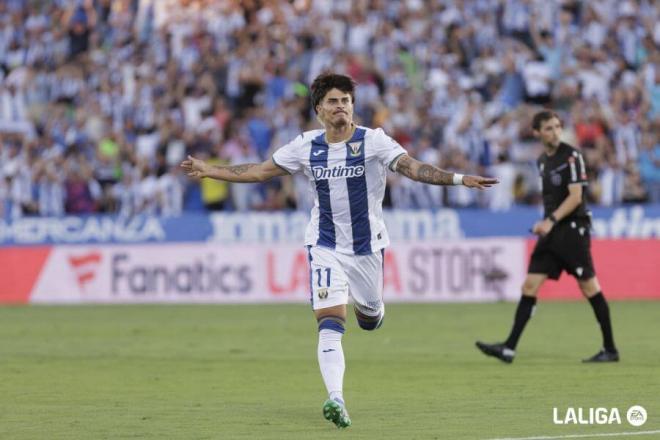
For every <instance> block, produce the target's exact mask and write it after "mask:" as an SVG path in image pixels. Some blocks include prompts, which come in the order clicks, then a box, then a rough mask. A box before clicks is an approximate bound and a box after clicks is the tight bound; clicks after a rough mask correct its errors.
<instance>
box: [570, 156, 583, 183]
mask: <svg viewBox="0 0 660 440" xmlns="http://www.w3.org/2000/svg"><path fill="white" fill-rule="evenodd" d="M568 167H569V169H570V172H571V176H570V181H569V184H571V183H587V169H586V167H585V165H584V158H583V157H582V153H580V152H579V151H573V152H572V153H571V155H570V156H569V157H568Z"/></svg>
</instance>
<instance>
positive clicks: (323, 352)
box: [318, 328, 345, 402]
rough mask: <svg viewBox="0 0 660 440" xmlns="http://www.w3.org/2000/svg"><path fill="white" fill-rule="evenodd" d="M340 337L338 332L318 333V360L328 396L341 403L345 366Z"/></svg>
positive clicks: (322, 331) (342, 399)
mask: <svg viewBox="0 0 660 440" xmlns="http://www.w3.org/2000/svg"><path fill="white" fill-rule="evenodd" d="M342 336H343V335H342V333H340V332H338V331H335V330H330V329H326V328H324V329H321V330H320V331H319V347H318V358H319V367H320V368H321V376H323V382H325V387H326V389H327V390H328V396H330V398H331V399H335V398H339V399H341V401H342V402H343V401H344V398H343V396H342V392H343V384H344V368H345V364H344V350H343V349H342V348H341V337H342Z"/></svg>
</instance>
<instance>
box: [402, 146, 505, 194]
mask: <svg viewBox="0 0 660 440" xmlns="http://www.w3.org/2000/svg"><path fill="white" fill-rule="evenodd" d="M396 171H397V172H398V173H400V174H403V175H404V176H406V177H408V178H410V179H412V180H415V181H417V182H422V183H429V184H431V185H454V176H455V175H456V176H457V177H461V175H460V174H456V173H452V172H449V171H445V170H441V169H440V168H438V167H435V166H433V165H430V164H427V163H424V162H420V161H418V160H417V159H413V158H412V157H410V156H408V155H407V154H404V155H403V156H401V158H400V159H399V160H398V161H397V164H396ZM496 183H498V180H497V179H493V178H490V177H481V176H468V175H465V176H462V179H461V183H460V184H462V185H465V186H467V187H469V188H479V189H483V188H488V187H490V186H492V185H494V184H496Z"/></svg>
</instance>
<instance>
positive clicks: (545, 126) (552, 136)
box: [534, 118, 562, 148]
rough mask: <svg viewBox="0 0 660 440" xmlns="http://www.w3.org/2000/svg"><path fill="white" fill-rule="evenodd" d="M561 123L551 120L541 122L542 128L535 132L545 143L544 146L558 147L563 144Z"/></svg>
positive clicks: (555, 119) (557, 120) (554, 119)
mask: <svg viewBox="0 0 660 440" xmlns="http://www.w3.org/2000/svg"><path fill="white" fill-rule="evenodd" d="M561 131H562V130H561V122H560V121H559V119H557V118H551V119H548V120H547V121H543V122H541V128H539V129H538V130H534V134H535V135H536V136H537V137H538V138H539V139H540V141H541V142H543V145H547V146H552V147H555V148H556V147H558V146H559V143H560V142H561Z"/></svg>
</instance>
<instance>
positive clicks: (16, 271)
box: [0, 238, 660, 304]
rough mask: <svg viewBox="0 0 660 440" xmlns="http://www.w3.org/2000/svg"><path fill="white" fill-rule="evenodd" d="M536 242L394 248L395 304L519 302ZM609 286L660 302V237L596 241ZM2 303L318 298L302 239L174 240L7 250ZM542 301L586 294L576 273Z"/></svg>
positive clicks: (387, 283)
mask: <svg viewBox="0 0 660 440" xmlns="http://www.w3.org/2000/svg"><path fill="white" fill-rule="evenodd" d="M533 246H534V240H526V239H523V238H475V239H461V240H428V241H411V242H408V243H405V244H403V243H396V244H394V245H392V246H391V247H389V248H388V249H387V250H386V252H385V272H384V299H385V301H386V302H387V303H390V302H447V301H450V302H470V301H499V300H507V301H515V300H517V299H518V297H519V295H520V287H521V284H522V282H523V279H524V276H525V273H526V270H527V263H528V257H529V254H530V253H531V250H532V248H533ZM593 257H594V262H595V265H596V272H597V274H598V277H599V280H600V282H601V285H602V287H603V292H604V293H605V295H606V296H607V297H608V298H611V299H652V298H653V299H660V270H659V269H660V264H659V263H660V240H655V239H650V240H594V242H593ZM0 277H2V278H1V279H2V280H3V285H2V286H1V287H0V303H6V304H7V303H28V302H34V303H151V302H157V303H168V302H172V303H195V302H204V303H271V302H301V303H304V302H308V301H309V266H308V262H307V252H306V250H305V248H304V247H302V246H299V245H269V244H263V245H239V244H231V245H226V244H225V245H221V244H214V243H178V244H174V243H169V244H139V245H138V244H136V245H58V246H52V247H49V246H44V247H3V248H0ZM541 298H546V299H557V300H567V299H568V300H573V299H579V298H580V293H579V290H578V288H577V285H576V283H575V280H574V279H573V278H572V277H570V276H567V275H563V276H562V278H561V280H560V281H559V282H552V281H549V282H547V283H546V284H545V285H544V286H543V288H542V290H541Z"/></svg>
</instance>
